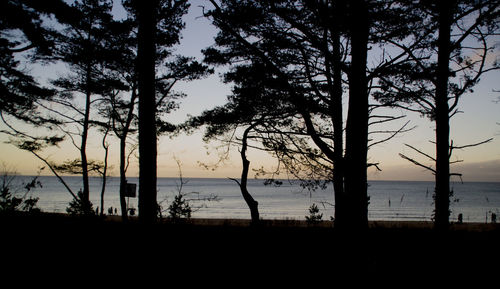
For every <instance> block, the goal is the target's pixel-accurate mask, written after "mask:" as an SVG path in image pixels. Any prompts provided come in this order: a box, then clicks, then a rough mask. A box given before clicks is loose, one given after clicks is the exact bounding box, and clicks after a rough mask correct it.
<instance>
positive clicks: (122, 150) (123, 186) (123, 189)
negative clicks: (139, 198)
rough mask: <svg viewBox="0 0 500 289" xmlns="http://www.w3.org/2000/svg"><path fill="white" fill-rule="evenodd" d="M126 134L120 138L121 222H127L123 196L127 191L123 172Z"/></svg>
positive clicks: (124, 172)
mask: <svg viewBox="0 0 500 289" xmlns="http://www.w3.org/2000/svg"><path fill="white" fill-rule="evenodd" d="M126 140H127V134H126V133H125V132H124V133H123V134H122V136H121V137H120V208H121V213H122V221H123V222H127V221H128V212H127V201H126V199H125V194H126V190H127V176H126V171H125V162H126V156H125V148H126Z"/></svg>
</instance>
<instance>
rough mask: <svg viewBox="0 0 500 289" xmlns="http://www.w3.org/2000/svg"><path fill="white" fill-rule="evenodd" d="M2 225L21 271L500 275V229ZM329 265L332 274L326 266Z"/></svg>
mask: <svg viewBox="0 0 500 289" xmlns="http://www.w3.org/2000/svg"><path fill="white" fill-rule="evenodd" d="M0 225H1V228H2V235H3V237H2V239H1V241H0V242H2V244H1V245H2V248H5V247H6V246H7V247H8V246H12V245H15V247H16V248H19V249H18V250H16V251H11V252H9V254H10V253H13V252H14V253H15V254H13V256H11V257H10V258H11V259H4V260H11V261H12V262H14V263H19V261H20V260H25V259H26V258H28V257H29V258H31V259H33V260H42V261H43V260H45V261H46V260H58V259H61V260H62V261H63V262H66V263H71V262H76V263H77V264H79V263H78V262H80V261H81V260H80V261H79V258H83V260H84V261H85V262H90V263H92V261H93V260H94V261H99V262H105V260H107V259H109V260H122V261H123V262H127V263H129V264H130V266H132V267H134V266H137V265H138V264H140V263H141V262H146V261H145V260H146V259H157V260H159V262H162V264H163V262H166V263H167V265H168V266H167V265H165V266H167V267H169V268H170V267H171V266H174V265H173V263H172V262H174V263H176V262H177V265H178V266H180V267H182V266H188V267H189V266H191V267H192V266H194V267H196V268H199V266H201V265H204V266H209V267H207V268H206V270H212V269H214V268H215V267H213V266H221V268H225V269H227V270H233V269H235V267H234V266H232V265H230V264H234V265H235V266H236V265H242V266H243V265H244V266H250V265H251V263H252V262H258V264H259V268H260V269H259V270H261V269H263V268H264V269H265V268H268V269H269V270H271V269H272V268H274V266H278V268H279V269H280V270H282V269H286V268H288V270H291V271H290V272H293V270H296V267H300V268H302V269H301V270H305V271H306V272H310V271H311V270H313V271H314V270H319V271H323V270H331V269H332V268H346V267H345V266H355V267H357V268H359V269H363V270H369V271H371V272H379V271H385V270H392V271H391V272H399V271H400V270H403V269H404V270H405V271H406V270H417V269H418V270H423V269H426V270H431V269H432V268H438V267H443V268H448V269H450V268H455V267H456V268H460V270H465V271H467V272H472V271H477V270H479V271H482V272H498V271H500V268H499V267H498V261H499V260H500V259H499V257H500V254H499V253H500V250H499V244H500V224H477V223H468V224H452V225H451V227H450V230H449V231H448V232H437V231H435V230H434V229H433V226H432V223H431V222H415V221H407V222H402V221H398V222H394V221H376V222H370V224H369V228H368V230H366V231H363V232H344V231H338V230H335V229H334V228H333V227H332V223H331V222H329V221H325V222H321V223H318V224H314V225H311V224H307V223H306V222H305V221H297V220H262V222H261V225H260V226H258V227H256V226H251V225H250V220H242V219H233V220H231V219H196V218H193V219H190V220H185V221H184V222H175V223H174V222H171V221H162V222H158V223H157V224H155V225H142V224H140V223H138V222H137V220H135V219H132V220H131V221H130V222H128V223H127V224H124V223H123V222H122V221H121V220H120V218H119V217H117V216H113V217H106V218H98V217H92V218H80V217H71V216H68V215H65V214H55V213H43V214H41V215H38V216H27V215H17V216H2V217H1V218H0ZM22 248H24V249H25V250H27V251H23V249H22ZM26 255H28V256H26ZM33 256H35V257H36V258H33ZM29 258H28V259H29ZM124 259H126V260H127V261H125V260H124ZM103 260H104V261H103ZM219 261H223V262H230V263H219ZM304 262H305V263H304ZM325 262H326V264H327V266H326V267H324V266H323V265H321V266H320V265H319V264H325ZM118 263H119V262H118ZM308 263H310V264H308ZM113 264H116V261H113ZM210 264H211V265H210ZM217 264H219V265H217ZM314 264H316V265H317V268H316V269H314V266H316V265H314ZM150 265H151V264H150ZM177 265H175V266H174V267H176V266H177ZM211 266H212V267H211ZM307 266H312V267H311V268H308V267H307ZM180 267H179V268H180ZM179 268H177V269H179ZM294 268H295V269H294Z"/></svg>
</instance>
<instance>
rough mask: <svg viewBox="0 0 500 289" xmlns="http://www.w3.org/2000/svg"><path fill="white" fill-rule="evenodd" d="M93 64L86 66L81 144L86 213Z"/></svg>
mask: <svg viewBox="0 0 500 289" xmlns="http://www.w3.org/2000/svg"><path fill="white" fill-rule="evenodd" d="M91 69H92V68H91V64H90V61H89V63H88V64H87V68H86V77H85V78H86V79H85V81H86V86H87V88H86V90H87V91H86V93H85V111H84V118H83V130H82V141H81V145H80V158H81V159H82V178H83V198H82V200H81V202H82V205H83V209H84V211H85V212H86V213H88V212H89V211H90V188H89V172H88V161H87V137H88V131H89V118H90V98H91V96H92V93H91V81H92V80H91Z"/></svg>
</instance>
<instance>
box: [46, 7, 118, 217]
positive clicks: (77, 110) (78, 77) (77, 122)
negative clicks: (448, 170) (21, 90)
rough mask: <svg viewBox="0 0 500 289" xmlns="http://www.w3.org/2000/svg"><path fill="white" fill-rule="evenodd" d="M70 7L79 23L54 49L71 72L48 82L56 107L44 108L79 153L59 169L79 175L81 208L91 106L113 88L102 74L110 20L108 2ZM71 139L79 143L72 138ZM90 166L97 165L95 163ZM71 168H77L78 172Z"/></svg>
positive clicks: (85, 188) (86, 174)
mask: <svg viewBox="0 0 500 289" xmlns="http://www.w3.org/2000/svg"><path fill="white" fill-rule="evenodd" d="M73 7H74V8H75V9H76V10H78V11H79V12H80V14H81V15H82V17H81V19H80V21H78V22H74V23H71V24H70V25H68V26H67V27H66V28H65V29H64V31H63V36H62V39H61V41H60V44H59V47H58V54H59V55H60V58H61V60H62V61H64V62H65V63H67V64H68V65H69V67H70V71H71V72H70V73H68V74H67V75H66V76H63V77H60V78H58V79H56V80H53V81H52V83H53V84H54V85H55V86H56V87H58V88H59V93H58V97H57V98H55V99H54V100H53V101H54V102H56V103H57V105H58V108H56V109H52V108H49V107H47V109H49V110H50V111H51V113H52V114H55V115H57V117H58V118H60V119H61V122H62V123H63V124H64V125H62V126H60V128H61V130H62V131H64V132H65V133H66V135H68V136H69V137H70V138H71V140H72V142H73V144H74V145H75V147H76V148H77V149H78V150H79V153H80V158H79V159H77V160H71V161H68V162H66V163H65V164H64V166H63V168H64V167H65V168H66V169H67V171H69V172H71V171H75V172H78V173H81V175H82V179H83V190H82V194H81V196H82V198H83V199H82V200H81V201H82V202H83V206H84V207H85V204H86V203H88V204H90V200H89V196H90V189H89V168H88V166H89V164H90V162H89V160H88V158H87V140H88V135H89V130H90V128H91V126H93V125H96V124H99V123H98V122H97V121H96V120H95V118H94V117H93V116H92V113H91V111H92V104H93V103H95V102H96V97H97V96H102V95H104V94H105V92H106V91H107V90H110V89H111V87H112V85H113V84H112V83H110V82H109V81H108V79H107V78H106V77H105V74H103V71H105V69H106V61H107V59H106V56H108V54H107V53H106V50H107V47H106V46H105V41H104V40H105V39H106V38H107V37H108V35H107V33H108V32H109V31H108V26H109V23H111V22H112V20H113V19H112V15H111V8H112V3H111V1H105V0H102V1H101V0H84V1H77V2H75V3H74V4H73ZM80 95H81V96H83V101H82V102H81V101H80V99H79V98H80V97H79V96H80ZM79 103H83V107H80V105H79ZM61 108H62V109H61ZM71 126H73V127H74V131H72V129H71V128H69V127H71ZM75 136H78V137H79V138H80V140H79V141H78V140H77V139H75V138H74V137H75ZM92 163H93V164H97V163H96V162H95V161H92ZM71 166H78V167H79V169H76V168H72V167H71ZM89 208H90V205H89ZM88 211H89V212H90V211H91V210H90V209H89V210H88ZM92 211H93V210H92Z"/></svg>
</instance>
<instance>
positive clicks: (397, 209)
mask: <svg viewBox="0 0 500 289" xmlns="http://www.w3.org/2000/svg"><path fill="white" fill-rule="evenodd" d="M30 179H31V178H30V177H25V176H19V177H17V178H16V183H17V184H19V185H20V184H21V183H22V182H23V181H24V182H26V181H28V180H30ZM39 180H40V181H41V183H42V185H43V187H42V188H38V189H36V190H35V191H34V192H33V195H34V196H35V197H39V198H40V200H39V201H38V206H39V207H40V208H41V209H42V210H43V211H47V212H65V211H66V207H67V206H68V203H69V202H70V201H71V195H70V194H69V193H68V192H67V191H66V190H65V188H64V186H63V185H62V184H61V183H59V181H58V180H57V179H56V178H55V177H49V176H43V177H40V178H39ZM65 180H66V181H67V183H68V184H69V185H70V186H71V188H72V189H73V190H74V192H75V193H76V192H77V191H78V189H79V188H81V178H80V177H65ZM128 181H129V182H131V183H138V180H137V178H129V180H128ZM185 181H187V183H186V184H184V185H183V188H182V192H183V193H191V192H197V193H199V194H190V195H189V196H188V198H192V199H196V198H198V197H199V198H203V197H208V196H210V195H216V196H218V198H219V201H210V202H202V201H192V203H191V204H192V206H193V207H199V209H198V211H196V212H195V213H193V217H195V218H245V219H249V218H250V213H249V210H248V207H247V206H246V203H245V202H244V200H243V198H242V197H241V193H240V191H239V187H238V186H237V185H236V183H235V182H234V181H231V180H228V179H203V178H191V179H185ZM179 185H180V182H179V180H178V179H175V178H159V179H158V190H159V192H158V201H159V202H160V203H161V205H162V207H163V208H164V209H166V208H168V204H169V202H171V201H172V200H173V196H174V195H175V194H177V192H178V186H179ZM452 188H453V190H454V197H453V200H452V202H451V209H452V213H451V217H450V220H456V219H457V216H458V214H459V213H462V214H463V220H464V221H465V222H485V221H486V220H488V222H489V221H490V218H491V213H496V214H497V215H498V216H500V183H474V182H471V183H464V184H462V183H453V184H452ZM90 189H91V201H92V203H93V204H94V208H96V207H97V206H100V191H101V179H100V178H91V180H90ZM248 190H249V191H250V193H251V194H252V195H253V197H254V198H255V199H256V200H257V201H258V202H259V210H260V214H261V217H262V218H265V219H286V218H288V219H299V220H300V219H302V220H303V219H305V216H306V215H308V208H309V206H310V205H311V204H313V203H316V204H317V205H318V207H319V208H320V211H321V213H323V219H324V220H328V219H330V216H333V215H334V207H333V203H334V202H333V192H332V191H333V189H332V187H331V186H330V187H328V188H327V189H326V190H317V191H314V192H309V191H307V190H304V189H302V188H300V186H299V185H298V184H290V183H289V182H287V181H284V182H283V185H282V186H280V187H273V186H264V185H263V181H262V180H254V179H252V180H249V184H248ZM433 191H434V184H433V182H410V181H370V182H369V188H368V193H369V195H370V205H369V219H370V220H431V217H432V212H433V207H434V205H433V199H432V194H433ZM118 192H119V178H115V177H111V178H109V179H108V181H107V186H106V193H105V198H104V207H105V212H107V209H108V208H109V207H113V208H117V209H118V212H119V211H120V209H119V208H120V207H119V206H120V203H119V197H118ZM129 207H134V208H137V198H129ZM166 214H167V213H165V215H166Z"/></svg>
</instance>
